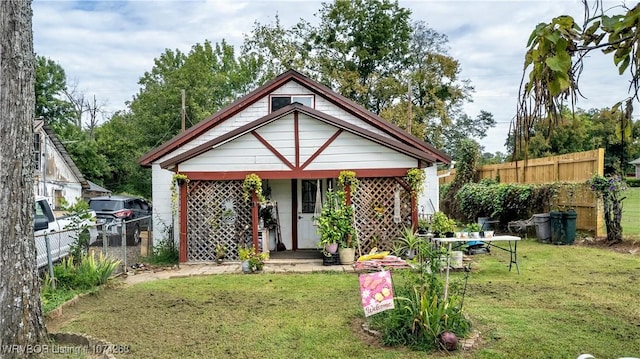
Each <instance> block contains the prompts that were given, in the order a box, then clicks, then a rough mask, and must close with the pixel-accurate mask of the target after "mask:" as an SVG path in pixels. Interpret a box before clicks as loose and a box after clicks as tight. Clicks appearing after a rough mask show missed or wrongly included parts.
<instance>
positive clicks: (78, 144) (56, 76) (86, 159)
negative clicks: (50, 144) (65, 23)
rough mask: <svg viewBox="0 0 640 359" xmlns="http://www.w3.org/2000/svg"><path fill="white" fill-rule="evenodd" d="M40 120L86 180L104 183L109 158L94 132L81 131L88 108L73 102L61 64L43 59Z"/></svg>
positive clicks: (38, 85) (38, 63) (39, 63)
mask: <svg viewBox="0 0 640 359" xmlns="http://www.w3.org/2000/svg"><path fill="white" fill-rule="evenodd" d="M34 87H35V96H36V107H35V114H36V117H42V118H44V119H45V121H47V123H48V124H49V125H50V126H51V128H52V130H53V131H54V133H55V134H56V136H58V138H59V139H60V141H62V143H63V144H64V146H65V148H66V150H67V152H68V153H69V155H70V156H71V158H72V159H73V162H74V163H75V164H76V166H78V169H79V170H80V172H81V173H82V174H83V176H85V177H86V178H88V179H90V180H92V181H95V182H98V183H102V180H103V175H104V173H106V172H108V166H107V162H106V158H105V157H104V155H103V154H101V153H100V149H99V148H98V146H97V143H96V142H95V141H94V139H93V137H92V136H91V134H90V132H89V131H90V130H89V131H87V130H83V129H82V128H81V116H82V113H83V111H84V109H88V108H90V107H88V105H87V107H85V103H84V100H82V101H83V102H81V103H76V102H73V101H72V100H74V101H75V99H74V98H72V97H70V96H71V94H73V93H76V92H75V91H70V90H69V89H68V87H67V77H66V75H65V72H64V69H63V68H62V66H60V65H59V64H58V63H56V62H55V61H53V60H51V59H47V58H45V57H42V56H37V57H36V60H35V84H34Z"/></svg>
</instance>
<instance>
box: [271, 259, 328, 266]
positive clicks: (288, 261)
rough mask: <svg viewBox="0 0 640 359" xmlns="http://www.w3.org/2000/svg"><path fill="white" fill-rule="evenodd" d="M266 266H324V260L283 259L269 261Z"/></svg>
mask: <svg viewBox="0 0 640 359" xmlns="http://www.w3.org/2000/svg"><path fill="white" fill-rule="evenodd" d="M264 263H265V264H270V265H291V264H319V265H322V259H295V258H281V259H267V260H266V261H265V262H264Z"/></svg>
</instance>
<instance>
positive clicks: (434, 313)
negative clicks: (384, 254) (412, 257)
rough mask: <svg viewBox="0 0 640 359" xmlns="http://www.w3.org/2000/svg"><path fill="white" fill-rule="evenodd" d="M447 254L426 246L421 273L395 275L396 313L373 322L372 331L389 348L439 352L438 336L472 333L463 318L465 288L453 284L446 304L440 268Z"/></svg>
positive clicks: (422, 250) (420, 262) (421, 253)
mask: <svg viewBox="0 0 640 359" xmlns="http://www.w3.org/2000/svg"><path fill="white" fill-rule="evenodd" d="M444 253H445V250H444V249H443V248H434V247H433V246H432V245H431V244H430V243H423V244H422V245H421V246H420V248H419V249H418V255H417V257H416V258H418V260H417V265H416V268H418V269H417V270H414V269H406V270H398V271H394V281H393V283H394V289H393V291H394V295H395V309H392V310H387V311H384V312H381V313H378V314H376V315H375V316H372V317H370V318H369V323H370V326H371V328H373V329H375V330H377V331H379V332H380V333H381V335H382V338H381V340H382V343H383V344H384V345H388V346H407V347H409V348H411V349H413V350H435V349H437V348H438V336H439V335H440V334H441V333H442V332H444V331H451V332H453V333H455V334H456V335H457V336H459V337H464V336H465V335H466V334H467V333H468V332H469V331H470V329H471V323H470V321H469V320H468V319H467V318H466V317H465V316H464V314H463V307H462V304H463V302H464V301H463V299H464V294H465V293H464V289H463V288H464V286H462V285H458V284H456V282H455V281H454V282H452V283H450V285H449V296H448V298H447V300H446V301H445V300H444V283H443V277H442V276H441V275H440V264H441V259H442V256H443V254H444Z"/></svg>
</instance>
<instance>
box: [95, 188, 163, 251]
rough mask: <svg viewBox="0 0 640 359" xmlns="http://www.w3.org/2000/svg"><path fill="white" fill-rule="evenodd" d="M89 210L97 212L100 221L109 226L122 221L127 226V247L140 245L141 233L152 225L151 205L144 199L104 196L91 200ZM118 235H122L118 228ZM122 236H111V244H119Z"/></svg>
mask: <svg viewBox="0 0 640 359" xmlns="http://www.w3.org/2000/svg"><path fill="white" fill-rule="evenodd" d="M89 208H91V209H92V210H94V211H95V212H96V217H97V218H98V221H100V220H102V221H104V223H105V224H106V225H107V226H108V225H110V224H114V223H113V222H114V221H117V220H120V221H123V222H124V223H126V224H127V245H129V246H135V245H138V244H139V243H140V231H146V230H148V229H149V223H151V213H152V207H151V203H149V202H147V200H145V199H144V198H140V197H133V196H104V197H94V198H91V199H90V200H89ZM145 217H146V218H145ZM118 227H119V229H118V233H122V230H121V226H118ZM118 236H120V234H117V233H116V234H115V237H116V238H115V239H114V238H113V236H110V238H109V243H110V244H116V245H117V244H119V243H120V241H119V238H120V237H118Z"/></svg>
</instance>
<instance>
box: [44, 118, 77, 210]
mask: <svg viewBox="0 0 640 359" xmlns="http://www.w3.org/2000/svg"><path fill="white" fill-rule="evenodd" d="M33 161H34V162H33V163H34V185H33V186H34V188H33V189H34V192H35V194H36V196H43V197H46V198H47V200H48V201H49V203H51V205H52V206H53V207H54V209H55V210H59V209H61V208H60V206H61V204H62V199H65V200H66V201H67V203H75V202H76V200H77V199H78V198H83V190H85V189H89V188H90V186H89V182H88V181H87V180H86V179H85V178H84V177H83V176H82V173H80V170H79V169H78V167H76V165H75V163H74V162H73V160H72V159H71V157H70V156H69V154H68V153H67V150H66V149H65V148H64V145H63V144H62V142H60V140H59V139H58V137H57V136H56V135H55V133H53V131H52V130H51V128H50V127H49V126H48V125H47V124H46V123H45V121H44V120H42V119H37V120H35V121H34V124H33Z"/></svg>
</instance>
